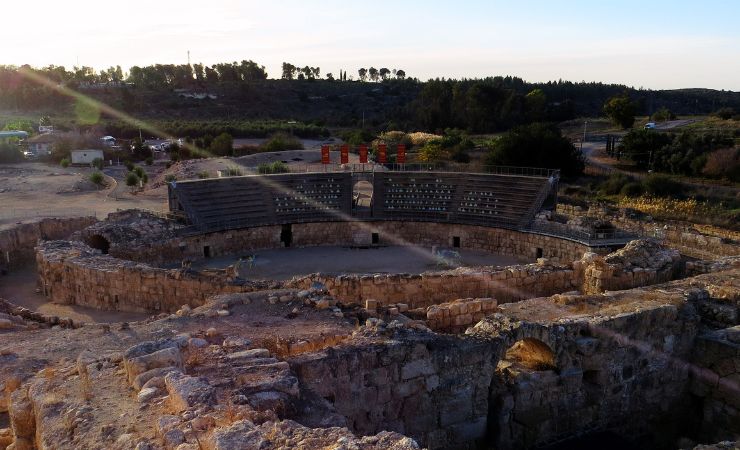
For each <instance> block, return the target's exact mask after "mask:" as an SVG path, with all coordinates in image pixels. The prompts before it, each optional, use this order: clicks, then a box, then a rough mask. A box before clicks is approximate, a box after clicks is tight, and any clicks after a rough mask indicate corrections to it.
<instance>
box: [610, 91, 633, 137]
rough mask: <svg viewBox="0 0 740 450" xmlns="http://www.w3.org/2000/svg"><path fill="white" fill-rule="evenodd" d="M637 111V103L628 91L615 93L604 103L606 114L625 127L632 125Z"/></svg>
mask: <svg viewBox="0 0 740 450" xmlns="http://www.w3.org/2000/svg"><path fill="white" fill-rule="evenodd" d="M636 113H637V105H635V103H634V102H633V101H632V99H630V97H629V94H627V93H623V94H620V95H615V96H614V97H611V98H610V99H608V100H607V101H606V102H605V103H604V114H606V116H607V117H608V118H609V119H611V120H612V121H613V122H614V123H615V124H617V125H619V126H620V127H622V128H624V129H627V128H631V127H632V125H633V124H634V123H635V114H636Z"/></svg>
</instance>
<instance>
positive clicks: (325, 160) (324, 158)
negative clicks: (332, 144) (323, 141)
mask: <svg viewBox="0 0 740 450" xmlns="http://www.w3.org/2000/svg"><path fill="white" fill-rule="evenodd" d="M329 161H330V159H329V146H328V145H322V146H321V164H329Z"/></svg>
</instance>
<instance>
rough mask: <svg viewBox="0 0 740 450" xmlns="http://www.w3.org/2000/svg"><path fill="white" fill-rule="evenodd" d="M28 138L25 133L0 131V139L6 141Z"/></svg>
mask: <svg viewBox="0 0 740 450" xmlns="http://www.w3.org/2000/svg"><path fill="white" fill-rule="evenodd" d="M27 137H28V133H26V132H25V131H0V139H7V138H20V139H26V138H27Z"/></svg>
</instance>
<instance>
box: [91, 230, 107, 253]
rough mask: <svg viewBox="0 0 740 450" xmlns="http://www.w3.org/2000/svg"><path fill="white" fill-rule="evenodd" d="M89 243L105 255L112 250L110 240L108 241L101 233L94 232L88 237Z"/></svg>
mask: <svg viewBox="0 0 740 450" xmlns="http://www.w3.org/2000/svg"><path fill="white" fill-rule="evenodd" d="M87 245H89V246H90V247H92V248H95V249H98V250H100V251H101V252H102V253H103V254H104V255H107V254H108V250H110V242H108V239H106V238H105V237H103V236H101V235H99V234H94V235H92V236H90V237H89V238H88V239H87Z"/></svg>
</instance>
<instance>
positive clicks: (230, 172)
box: [222, 167, 244, 177]
mask: <svg viewBox="0 0 740 450" xmlns="http://www.w3.org/2000/svg"><path fill="white" fill-rule="evenodd" d="M222 173H223V174H224V175H225V176H227V177H240V176H242V175H244V174H243V173H242V171H241V170H240V169H239V168H237V167H230V168H228V169H226V170H224V171H223V172H222Z"/></svg>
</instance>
